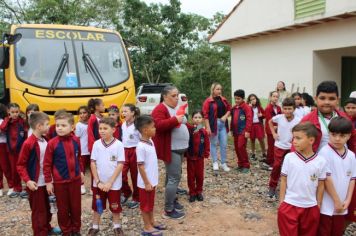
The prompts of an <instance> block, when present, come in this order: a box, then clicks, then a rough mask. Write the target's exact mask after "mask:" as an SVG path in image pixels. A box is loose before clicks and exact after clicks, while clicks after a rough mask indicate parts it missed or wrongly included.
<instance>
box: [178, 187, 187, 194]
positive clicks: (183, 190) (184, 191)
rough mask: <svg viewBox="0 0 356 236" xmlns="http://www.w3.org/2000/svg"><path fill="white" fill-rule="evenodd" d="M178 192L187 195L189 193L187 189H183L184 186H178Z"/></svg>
mask: <svg viewBox="0 0 356 236" xmlns="http://www.w3.org/2000/svg"><path fill="white" fill-rule="evenodd" d="M176 193H177V194H178V195H187V194H188V192H187V190H185V189H182V188H177V191H176Z"/></svg>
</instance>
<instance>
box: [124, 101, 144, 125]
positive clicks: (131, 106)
mask: <svg viewBox="0 0 356 236" xmlns="http://www.w3.org/2000/svg"><path fill="white" fill-rule="evenodd" d="M124 107H127V108H129V109H130V111H131V112H133V113H134V120H135V121H136V119H137V117H139V116H140V113H141V112H140V108H138V107H136V106H135V105H134V104H131V103H127V104H125V105H124Z"/></svg>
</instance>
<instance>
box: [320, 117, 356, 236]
mask: <svg viewBox="0 0 356 236" xmlns="http://www.w3.org/2000/svg"><path fill="white" fill-rule="evenodd" d="M328 128H329V143H328V145H325V146H324V147H323V148H322V149H321V150H320V152H319V154H320V155H322V156H323V157H324V158H325V159H326V162H327V173H326V175H327V177H326V181H325V189H326V192H325V193H324V196H323V201H322V204H321V209H320V213H321V215H320V223H319V229H318V235H319V236H342V235H343V231H344V227H345V215H346V214H347V208H348V206H349V204H350V202H351V197H352V192H353V191H354V186H355V179H356V159H355V154H354V153H353V152H352V151H350V150H348V149H347V147H346V142H347V140H348V139H349V138H350V136H351V132H352V129H353V127H352V123H351V122H350V121H349V120H348V119H346V118H344V117H335V118H333V119H332V120H331V122H330V124H329V126H328Z"/></svg>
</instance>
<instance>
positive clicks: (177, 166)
mask: <svg viewBox="0 0 356 236" xmlns="http://www.w3.org/2000/svg"><path fill="white" fill-rule="evenodd" d="M178 95H179V92H178V89H177V88H176V87H175V86H171V85H169V86H166V87H165V88H164V89H163V91H162V93H161V103H160V104H158V105H157V106H156V107H155V108H154V110H153V111H152V117H153V119H154V121H155V126H156V136H155V137H154V139H153V141H154V144H155V147H156V152H157V157H158V159H160V160H162V161H164V164H165V167H166V186H165V189H166V192H165V207H164V208H165V214H164V217H165V218H171V219H181V218H183V217H184V216H185V214H184V213H183V206H182V205H180V204H179V203H178V202H177V200H176V198H177V197H176V191H177V188H178V185H179V182H180V179H181V173H182V159H183V154H184V152H185V151H186V150H187V148H188V145H189V131H188V128H187V126H186V125H185V124H186V122H187V119H186V118H185V116H184V115H176V111H177V110H178V106H177V105H178Z"/></svg>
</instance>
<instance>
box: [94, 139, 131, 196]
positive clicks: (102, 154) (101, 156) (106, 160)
mask: <svg viewBox="0 0 356 236" xmlns="http://www.w3.org/2000/svg"><path fill="white" fill-rule="evenodd" d="M91 159H92V160H94V161H95V163H96V171H97V172H98V176H99V180H100V181H101V182H102V183H106V182H108V181H109V180H110V178H111V176H112V175H113V174H114V171H115V169H116V168H117V166H118V165H119V164H120V163H122V164H123V163H124V162H125V151H124V145H123V144H122V143H121V142H120V141H119V140H117V139H115V138H114V139H113V141H112V142H111V143H109V144H107V143H105V142H104V140H103V139H99V140H97V141H95V143H94V145H93V150H92V153H91ZM93 186H94V187H97V185H96V183H95V181H94V182H93ZM121 186H122V173H121V172H120V174H119V175H118V177H117V178H116V180H115V181H114V183H113V185H112V187H111V190H120V189H121Z"/></svg>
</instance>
